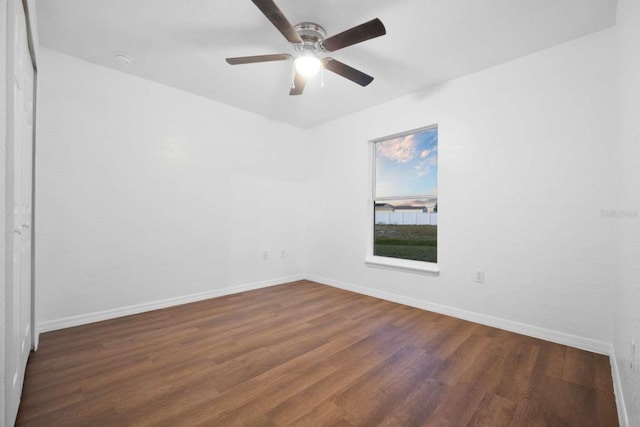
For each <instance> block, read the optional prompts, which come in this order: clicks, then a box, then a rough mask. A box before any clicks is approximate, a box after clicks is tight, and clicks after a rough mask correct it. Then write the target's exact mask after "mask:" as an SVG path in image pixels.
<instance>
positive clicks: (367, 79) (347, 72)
mask: <svg viewBox="0 0 640 427" xmlns="http://www.w3.org/2000/svg"><path fill="white" fill-rule="evenodd" d="M251 1H252V2H253V3H254V4H255V5H256V6H257V7H258V9H260V11H261V12H262V13H263V14H264V15H265V16H266V17H267V19H269V21H271V23H272V24H273V25H274V26H275V27H276V28H277V29H278V31H280V32H281V33H282V35H283V36H284V37H285V38H286V39H287V40H288V41H289V43H291V44H292V45H293V48H294V49H295V51H296V55H295V59H294V69H295V74H294V77H293V84H292V86H291V90H290V91H289V95H301V94H302V92H303V91H304V86H305V84H306V82H307V78H309V77H311V76H313V75H315V74H316V73H317V72H318V71H319V70H320V68H322V67H324V68H326V69H327V70H329V71H331V72H333V73H336V74H338V75H340V76H342V77H344V78H346V79H349V80H351V81H352V82H354V83H357V84H359V85H360V86H366V85H368V84H369V83H371V82H372V81H373V77H371V76H369V75H367V74H365V73H363V72H362V71H359V70H356V69H355V68H353V67H350V66H348V65H347V64H343V63H342V62H340V61H338V60H335V59H333V58H330V57H328V56H325V57H323V58H320V56H321V55H322V54H323V53H325V52H335V51H336V50H338V49H342V48H345V47H347V46H351V45H354V44H356V43H360V42H363V41H366V40H369V39H373V38H376V37H379V36H383V35H385V34H386V33H387V31H386V30H385V28H384V25H383V24H382V21H380V20H379V19H378V18H375V19H372V20H371V21H369V22H365V23H364V24H361V25H358V26H356V27H353V28H351V29H349V30H346V31H343V32H342V33H340V34H336V35H335V36H331V37H329V38H326V33H325V31H324V28H322V27H321V26H320V25H318V24H316V23H313V22H302V23H300V24H298V25H296V26H292V25H291V23H289V21H288V20H287V18H286V17H285V16H284V14H283V13H282V11H281V10H280V9H279V8H278V6H276V4H275V3H274V2H273V0H251ZM293 58H294V56H293V55H290V54H288V53H280V54H273V55H256V56H241V57H237V58H227V63H229V64H231V65H239V64H251V63H255V62H270V61H286V60H290V59H293Z"/></svg>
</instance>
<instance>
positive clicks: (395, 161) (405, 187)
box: [374, 129, 438, 197]
mask: <svg viewBox="0 0 640 427" xmlns="http://www.w3.org/2000/svg"><path fill="white" fill-rule="evenodd" d="M374 146H375V156H376V197H391V196H412V195H431V196H437V194H438V193H437V189H438V130H437V129H427V130H424V131H420V132H417V133H413V134H410V135H405V136H402V137H398V138H393V139H388V140H386V141H382V142H377V143H376V144H375V145H374Z"/></svg>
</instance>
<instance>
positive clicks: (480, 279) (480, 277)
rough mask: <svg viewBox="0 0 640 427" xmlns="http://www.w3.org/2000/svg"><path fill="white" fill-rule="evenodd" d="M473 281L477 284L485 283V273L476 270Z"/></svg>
mask: <svg viewBox="0 0 640 427" xmlns="http://www.w3.org/2000/svg"><path fill="white" fill-rule="evenodd" d="M473 280H474V281H475V282H476V283H484V271H483V270H474V272H473Z"/></svg>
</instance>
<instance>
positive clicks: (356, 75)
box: [322, 57, 373, 86]
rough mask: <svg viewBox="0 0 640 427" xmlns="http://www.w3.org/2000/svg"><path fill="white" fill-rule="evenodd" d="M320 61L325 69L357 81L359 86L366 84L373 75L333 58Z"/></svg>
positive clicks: (371, 79)
mask: <svg viewBox="0 0 640 427" xmlns="http://www.w3.org/2000/svg"><path fill="white" fill-rule="evenodd" d="M322 62H323V63H324V68H326V69H327V70H329V71H332V72H334V73H336V74H338V75H341V76H342V77H344V78H346V79H349V80H351V81H352V82H354V83H358V84H359V85H360V86H366V85H368V84H369V83H371V82H372V81H373V77H371V76H370V75H368V74H365V73H363V72H362V71H359V70H356V69H355V68H353V67H350V66H348V65H347V64H343V63H342V62H340V61H336V60H335V59H333V58H328V57H327V58H324V60H323V61H322Z"/></svg>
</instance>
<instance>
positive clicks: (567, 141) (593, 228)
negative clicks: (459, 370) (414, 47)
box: [308, 31, 615, 351]
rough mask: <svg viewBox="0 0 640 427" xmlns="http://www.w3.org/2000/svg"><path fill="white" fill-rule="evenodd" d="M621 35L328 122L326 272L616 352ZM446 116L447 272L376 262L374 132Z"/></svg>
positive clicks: (320, 131) (442, 153) (442, 121)
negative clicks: (477, 273) (372, 246)
mask: <svg viewBox="0 0 640 427" xmlns="http://www.w3.org/2000/svg"><path fill="white" fill-rule="evenodd" d="M612 44H613V32H612V31H605V32H601V33H597V34H594V35H592V36H589V37H586V38H582V39H579V40H577V41H574V42H570V43H567V44H564V45H561V46H558V47H555V48H552V49H549V50H546V51H543V52H540V53H537V54H534V55H531V56H527V57H524V58H521V59H519V60H516V61H512V62H509V63H506V64H503V65H500V66H498V67H494V68H491V69H488V70H485V71H482V72H479V73H477V74H474V75H470V76H467V77H464V78H461V79H457V80H454V81H451V82H449V83H446V84H444V85H441V86H438V87H435V88H432V89H429V90H425V91H423V92H420V93H416V94H413V95H411V96H408V97H404V98H401V99H398V100H395V101H393V102H390V103H387V104H384V105H381V106H378V107H375V108H371V109H369V110H366V111H363V112H360V113H357V114H354V115H351V116H348V117H345V118H342V119H339V120H336V121H333V122H330V123H328V124H325V125H323V126H319V127H317V128H314V129H313V135H314V140H315V145H314V151H313V152H311V153H310V154H311V156H309V157H310V158H312V159H315V160H316V162H315V164H314V167H315V168H314V170H313V172H312V173H313V174H314V178H313V182H312V183H311V186H312V188H311V191H310V192H309V194H310V195H312V199H311V200H310V202H309V214H308V215H309V221H310V222H309V239H308V245H309V265H310V272H311V274H312V277H313V278H315V279H317V280H320V281H325V282H327V283H335V284H340V283H342V284H343V285H347V286H354V285H355V286H359V287H361V288H360V289H365V290H368V291H370V292H374V293H378V294H380V293H384V292H387V293H391V294H396V295H399V296H401V297H402V298H403V299H404V300H414V301H416V302H428V303H429V304H432V305H433V304H439V305H442V306H448V307H454V308H455V309H456V310H458V311H460V310H467V311H470V312H474V313H479V314H483V315H488V316H492V317H494V318H499V319H506V320H508V321H511V322H520V323H522V324H526V325H529V326H533V327H534V328H542V329H543V330H551V331H556V332H559V333H560V334H568V335H567V336H566V337H567V338H568V341H571V340H572V339H573V338H577V339H576V340H574V341H575V342H576V343H578V344H579V345H580V344H582V345H583V346H586V347H589V348H598V349H600V350H601V351H606V348H607V346H608V344H607V343H610V342H611V336H612V328H613V310H612V307H613V298H614V292H613V285H614V274H615V272H614V271H613V269H612V266H611V264H612V259H613V255H612V253H611V252H612V248H613V244H612V242H611V238H612V224H611V223H610V222H607V221H605V220H603V219H602V217H601V209H603V208H605V207H607V206H609V205H610V203H611V200H612V198H613V195H612V194H611V193H612V191H611V188H612V185H613V184H614V179H613V177H612V172H613V170H614V168H613V163H612V159H613V153H612V151H611V149H610V147H611V145H612V144H615V140H614V129H615V124H614V118H615V111H614V108H613V107H614V104H615V96H614V95H615V94H614V93H613V89H614V88H615V85H614V67H615V64H614V63H613V62H614V58H615V56H614V53H613V52H612V49H611V47H612ZM434 60H437V58H434ZM432 124H438V126H439V131H438V133H439V197H438V214H439V218H438V221H439V230H438V234H439V248H438V249H439V258H438V259H439V266H440V268H441V274H440V275H439V277H432V276H424V275H419V274H412V273H402V272H395V271H388V270H380V269H374V268H370V267H367V266H365V264H364V262H363V261H364V258H365V252H366V242H367V237H368V235H369V233H370V232H371V231H370V230H371V225H370V224H369V223H368V221H367V218H368V212H369V211H370V209H371V205H370V203H371V202H370V200H369V198H370V194H371V191H370V188H369V173H370V172H369V167H370V165H369V159H370V157H369V155H368V143H367V141H368V140H371V139H374V138H380V137H384V136H386V135H391V134H395V133H399V132H403V131H406V130H410V129H415V128H420V127H424V126H429V125H432ZM335 206H340V207H341V208H342V209H341V215H340V216H335V215H333V216H332V215H331V212H332V211H333V209H334V208H335ZM474 269H481V270H484V271H485V273H486V276H485V284H484V285H477V284H475V283H473V278H472V277H473V276H472V272H473V270H474ZM511 325H512V326H513V325H514V323H512V324H511ZM590 340H593V342H591V341H590Z"/></svg>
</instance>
